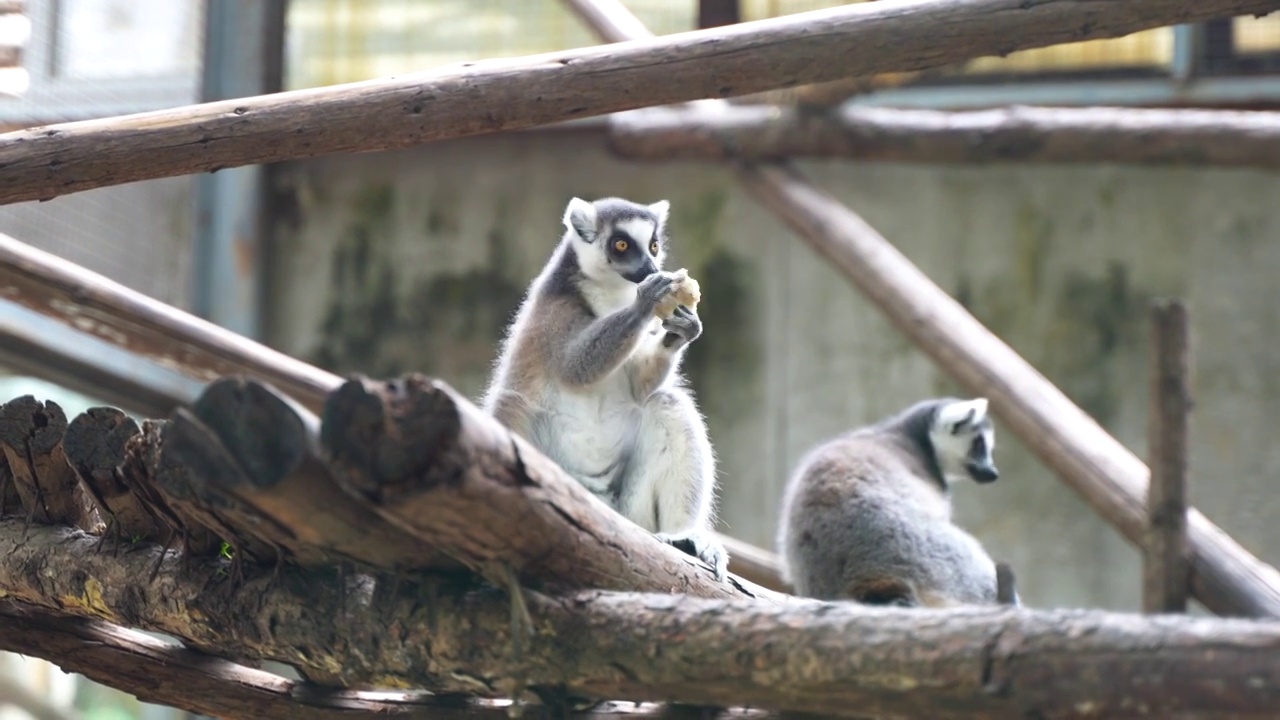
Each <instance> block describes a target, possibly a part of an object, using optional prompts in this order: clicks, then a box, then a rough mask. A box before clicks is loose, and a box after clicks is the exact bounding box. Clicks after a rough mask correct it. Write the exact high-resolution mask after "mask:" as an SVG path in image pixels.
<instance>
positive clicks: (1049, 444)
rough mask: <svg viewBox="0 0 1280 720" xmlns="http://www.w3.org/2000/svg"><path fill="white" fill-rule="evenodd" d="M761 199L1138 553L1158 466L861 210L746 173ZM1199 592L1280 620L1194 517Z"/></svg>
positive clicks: (1234, 553)
mask: <svg viewBox="0 0 1280 720" xmlns="http://www.w3.org/2000/svg"><path fill="white" fill-rule="evenodd" d="M742 173H743V177H744V179H745V182H746V185H747V187H748V188H750V189H751V191H752V192H753V194H755V196H756V197H757V198H758V199H759V200H760V201H761V202H762V203H764V204H765V205H766V206H767V207H769V208H770V209H771V210H773V211H774V212H775V213H777V214H778V216H779V217H781V218H782V219H783V220H784V221H785V222H786V223H787V224H788V225H789V226H790V227H791V228H792V229H793V230H794V231H795V232H796V233H797V234H799V235H800V237H801V238H802V239H804V241H805V242H806V243H807V244H808V245H809V246H810V247H811V248H813V249H814V250H815V251H816V252H817V253H819V254H820V255H822V256H823V257H825V258H827V259H829V260H830V261H831V262H832V264H833V265H834V266H835V267H836V268H838V269H839V270H840V272H841V273H843V274H844V275H845V276H846V277H847V278H849V280H850V281H851V282H853V283H854V285H855V286H856V287H857V288H858V289H859V290H861V291H862V292H863V294H865V295H866V296H867V298H868V299H870V300H871V301H872V302H873V303H875V304H876V306H877V307H879V308H880V309H881V311H883V312H884V313H885V315H886V316H887V317H888V318H889V320H890V321H892V322H893V324H894V325H895V326H896V327H897V328H898V329H899V330H900V331H901V332H903V333H904V334H905V335H907V336H908V337H909V338H911V339H912V340H914V341H915V342H916V344H917V346H919V347H920V348H921V349H922V350H924V351H925V352H926V353H927V354H928V355H929V356H930V357H932V358H933V359H934V360H935V361H936V362H937V363H938V364H939V365H940V366H941V367H942V368H944V369H946V370H947V372H948V373H949V374H950V375H951V376H952V377H953V378H955V379H956V380H957V381H959V382H960V383H961V384H962V385H963V386H964V387H965V388H967V389H968V390H969V391H970V392H971V393H975V394H981V395H983V396H985V397H988V398H990V399H991V407H992V409H993V410H994V411H995V413H996V414H997V416H999V417H1000V418H1001V420H1003V421H1004V422H1005V423H1007V424H1008V425H1009V427H1010V428H1011V429H1012V430H1013V431H1014V432H1015V433H1016V434H1017V435H1018V437H1019V439H1021V440H1022V441H1023V442H1024V443H1026V444H1027V446H1028V447H1029V448H1030V449H1031V450H1032V451H1034V452H1035V453H1036V455H1037V456H1039V457H1040V459H1041V460H1042V461H1043V462H1044V463H1045V464H1046V465H1048V466H1049V467H1050V468H1052V469H1053V470H1054V471H1055V472H1056V473H1057V474H1058V475H1059V476H1060V477H1062V478H1063V479H1064V480H1066V481H1067V483H1068V484H1070V485H1071V486H1072V487H1073V488H1074V489H1075V490H1076V491H1077V492H1079V493H1080V494H1081V496H1083V497H1084V499H1085V500H1086V501H1087V502H1088V503H1089V504H1090V505H1091V506H1092V507H1093V508H1094V510H1096V511H1097V512H1098V513H1099V514H1100V515H1101V516H1102V517H1103V518H1105V519H1106V520H1107V521H1108V522H1109V523H1111V525H1112V526H1114V527H1115V528H1117V529H1118V530H1119V531H1120V532H1121V533H1122V534H1123V535H1124V536H1125V537H1126V538H1127V539H1128V540H1129V541H1130V542H1132V543H1134V544H1137V545H1141V543H1142V541H1143V536H1144V534H1145V528H1146V525H1147V522H1146V510H1145V509H1144V499H1145V497H1146V493H1147V476H1148V474H1149V473H1148V470H1147V467H1146V466H1145V465H1144V464H1143V463H1142V461H1141V460H1140V459H1138V457H1137V456H1135V455H1134V454H1133V453H1132V452H1131V451H1130V450H1129V449H1128V448H1126V447H1125V446H1124V445H1122V444H1121V443H1120V442H1119V441H1117V440H1116V439H1115V438H1113V437H1112V436H1111V435H1110V434H1108V433H1107V431H1106V430H1104V429H1103V428H1102V427H1101V426H1099V425H1098V424H1097V423H1096V422H1095V421H1094V420H1093V418H1091V417H1089V416H1088V415H1086V414H1085V413H1084V412H1083V411H1082V410H1080V408H1078V407H1077V406H1076V405H1075V404H1074V403H1072V402H1071V400H1070V399H1068V398H1067V396H1066V395H1064V394H1063V393H1062V391H1060V390H1058V389H1057V388H1056V387H1055V386H1054V385H1053V384H1052V383H1050V382H1049V381H1048V380H1046V379H1045V377H1044V376H1043V375H1041V374H1040V373H1039V372H1037V371H1036V370H1035V368H1033V367H1032V366H1031V365H1030V364H1029V363H1027V361H1026V360H1024V359H1022V357H1021V356H1019V355H1018V354H1017V353H1016V352H1014V351H1013V349H1012V348H1010V347H1009V346H1008V345H1006V344H1005V343H1004V342H1003V341H1001V340H1000V338H998V337H996V336H995V335H993V334H992V333H991V331H989V330H987V329H986V328H985V327H983V326H982V324H981V323H979V322H978V321H977V320H976V319H974V317H973V316H972V315H970V314H969V312H968V311H967V310H965V309H964V308H963V307H962V306H961V305H960V304H959V303H958V302H956V301H955V300H954V299H952V298H951V297H950V296H949V295H947V293H946V292H944V291H943V290H941V289H939V288H938V286H937V285H934V284H933V282H932V281H931V280H929V278H928V277H927V276H925V275H924V274H923V273H922V272H920V270H919V269H918V268H916V267H915V266H914V265H913V264H911V261H910V260H908V259H907V258H906V257H905V256H903V255H902V253H900V252H898V250H897V249H896V248H894V247H893V246H892V245H891V244H890V243H889V242H888V241H887V240H885V239H884V238H883V237H882V236H881V235H880V234H879V233H877V232H876V231H875V229H873V228H872V227H871V226H869V225H867V223H866V222H865V221H864V220H863V219H862V218H861V217H859V216H858V215H856V214H855V213H854V212H853V211H851V210H849V209H848V208H847V207H845V206H844V205H842V204H841V203H840V202H839V201H837V200H836V199H835V198H832V197H831V196H829V195H827V194H826V193H824V192H822V191H820V190H817V189H816V188H813V187H812V186H809V185H807V184H804V183H799V182H796V181H795V180H794V178H793V177H792V175H790V173H789V172H788V171H787V170H785V169H782V168H745V169H744V170H743V171H742ZM1188 532H1189V539H1190V543H1191V555H1192V568H1193V574H1192V590H1193V591H1194V592H1195V596H1196V598H1197V599H1199V600H1200V601H1201V602H1202V603H1204V605H1205V606H1206V607H1208V608H1209V609H1210V610H1212V611H1214V612H1216V613H1219V614H1222V615H1245V616H1252V617H1280V572H1277V571H1276V569H1275V568H1273V567H1271V566H1269V565H1266V564H1265V563H1263V562H1262V561H1260V560H1258V559H1257V558H1256V557H1254V556H1253V555H1252V554H1250V553H1249V552H1248V551H1247V550H1245V549H1244V548H1243V547H1241V546H1240V545H1239V544H1238V543H1236V542H1235V541H1234V540H1232V539H1231V538H1230V537H1229V536H1228V535H1227V534H1226V533H1224V532H1223V531H1222V530H1220V529H1219V528H1218V527H1217V526H1215V525H1214V524H1213V523H1211V522H1210V521H1209V520H1208V519H1207V518H1206V517H1205V516H1204V515H1202V514H1200V512H1199V511H1196V510H1194V509H1191V510H1189V514H1188Z"/></svg>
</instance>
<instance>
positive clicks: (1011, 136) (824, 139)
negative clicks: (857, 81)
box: [609, 104, 1280, 167]
mask: <svg viewBox="0 0 1280 720" xmlns="http://www.w3.org/2000/svg"><path fill="white" fill-rule="evenodd" d="M609 147H610V149H612V150H613V152H615V153H616V154H618V155H620V156H622V157H625V158H630V159H635V160H680V161H690V160H732V159H741V160H750V161H768V160H784V159H787V158H793V157H794V158H806V157H810V158H824V159H832V158H839V159H851V160H864V161H879V162H905V163H930V164H942V163H992V162H1042V163H1131V164H1141V165H1154V164H1160V165H1166V164H1180V165H1218V166H1226V167H1277V166H1280V113H1275V112H1258V111H1227V110H1167V109H1146V108H1118V107H1115V108H1113V107H1094V108H1053V107H1049V108H1046V107H1008V108H999V109H994V110H978V111H965V112H944V111H936V110H903V109H893V108H876V107H845V108H840V109H838V110H832V111H830V112H827V113H814V112H809V111H805V110H803V109H798V108H787V107H763V106H744V105H728V104H719V105H714V106H708V105H700V106H685V107H673V108H650V109H646V110H636V111H633V112H629V113H622V114H619V115H618V116H617V117H615V118H613V120H612V121H611V123H610V127H609Z"/></svg>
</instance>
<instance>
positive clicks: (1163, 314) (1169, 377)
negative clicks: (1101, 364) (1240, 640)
mask: <svg viewBox="0 0 1280 720" xmlns="http://www.w3.org/2000/svg"><path fill="white" fill-rule="evenodd" d="M1190 345H1191V343H1190V322H1189V321H1188V318H1187V307H1186V305H1185V304H1183V303H1182V302H1181V301H1179V300H1169V301H1163V302H1156V303H1154V304H1153V305H1152V308H1151V350H1150V353H1151V362H1150V367H1151V413H1150V415H1149V416H1148V419H1147V457H1148V460H1147V464H1148V466H1149V467H1150V468H1151V482H1150V484H1149V485H1148V486H1147V530H1146V534H1145V537H1144V539H1143V543H1142V549H1143V558H1142V560H1143V562H1142V577H1143V582H1142V608H1143V610H1144V611H1145V612H1149V613H1182V612H1186V611H1187V595H1188V591H1189V587H1190V584H1189V580H1190V570H1189V561H1188V555H1189V553H1188V549H1187V469H1188V459H1187V448H1188V446H1189V445H1190V430H1189V427H1188V415H1189V414H1190V412H1191V406H1192V399H1191V347H1190Z"/></svg>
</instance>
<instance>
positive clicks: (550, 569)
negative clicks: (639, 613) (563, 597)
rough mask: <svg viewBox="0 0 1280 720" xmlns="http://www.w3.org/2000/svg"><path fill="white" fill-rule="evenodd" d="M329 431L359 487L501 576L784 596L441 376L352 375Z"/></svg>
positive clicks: (337, 460) (343, 476) (390, 514)
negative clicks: (636, 509) (728, 568)
mask: <svg viewBox="0 0 1280 720" xmlns="http://www.w3.org/2000/svg"><path fill="white" fill-rule="evenodd" d="M320 440H321V443H322V445H323V448H324V453H325V456H326V457H327V458H328V459H329V465H330V467H331V468H332V470H333V472H334V475H335V476H336V477H337V479H338V481H339V483H341V484H342V485H343V486H344V487H345V489H346V490H347V491H348V492H349V493H351V494H352V495H354V496H357V497H361V498H365V499H366V500H367V501H368V502H370V503H372V504H373V506H374V507H375V508H376V511H377V513H378V514H379V515H380V516H381V517H382V518H384V519H385V520H386V521H388V522H390V523H392V524H393V525H395V526H396V527H399V528H402V529H404V530H405V531H407V532H410V533H413V534H414V535H415V536H416V537H418V538H420V539H421V540H423V541H425V542H426V543H428V544H429V545H431V546H432V547H436V548H439V549H440V551H442V552H444V553H445V554H447V555H449V556H450V557H453V558H456V559H458V560H459V561H460V562H462V563H464V564H465V565H467V566H468V567H470V568H472V569H474V570H476V571H478V572H481V573H483V574H485V575H486V576H487V577H489V578H490V579H492V580H494V581H495V582H498V583H501V582H503V573H505V572H507V571H508V570H509V571H511V572H514V573H515V575H516V576H517V577H518V578H519V579H520V580H521V581H522V582H524V583H528V584H532V585H535V586H548V587H557V588H566V587H568V588H605V589H611V590H642V591H656V592H674V593H682V594H688V595H695V596H699V597H762V598H768V599H770V600H771V601H774V602H778V601H781V600H783V596H781V595H779V594H778V593H774V592H771V591H769V590H766V589H764V588H761V587H758V586H755V585H753V584H751V583H747V582H746V581H744V580H740V579H738V578H734V577H732V576H731V577H730V580H729V582H725V583H721V582H717V581H716V580H715V577H714V575H713V574H712V571H711V569H710V568H708V567H707V566H706V565H704V564H702V563H701V561H698V560H696V559H694V558H693V557H691V556H689V555H687V554H685V553H682V552H680V551H679V550H676V549H675V548H673V547H671V546H670V545H666V544H664V543H661V542H659V541H658V540H657V539H655V538H654V537H653V536H652V535H651V534H650V533H648V532H646V531H645V530H643V529H642V528H640V526H638V525H636V524H634V523H632V522H629V521H627V520H626V519H625V518H623V517H622V516H621V515H619V514H618V513H616V512H615V511H614V510H612V509H611V508H609V507H608V506H607V505H605V504H604V503H603V502H601V501H600V500H599V499H598V498H596V497H595V496H594V495H592V494H591V493H590V492H589V491H587V490H586V488H584V487H582V485H581V484H579V483H578V482H577V481H575V480H574V479H573V478H571V477H569V476H568V474H566V473H565V472H564V470H562V469H561V468H560V467H559V466H557V465H556V464H555V463H553V462H551V461H550V460H549V459H547V458H546V456H544V455H543V454H542V453H540V452H538V451H537V450H536V449H535V448H534V447H533V446H532V445H530V444H529V443H527V442H526V441H525V440H524V439H523V438H521V437H519V436H518V435H515V434H514V433H512V432H510V431H509V430H507V429H506V428H505V427H503V426H502V425H501V424H499V423H498V422H497V421H496V420H494V419H493V418H492V417H490V416H488V415H485V414H484V413H482V412H481V411H480V410H479V409H478V408H476V407H475V406H474V405H472V404H471V403H469V402H468V401H467V400H466V399H465V398H462V397H461V396H459V395H458V394H457V393H456V392H455V391H454V390H453V389H452V388H450V387H449V386H448V385H446V384H445V383H443V382H440V381H432V380H429V379H427V378H425V377H423V376H421V375H410V376H407V377H405V378H402V379H400V380H396V381H392V382H386V383H382V382H373V381H370V380H366V379H362V378H357V379H353V380H350V381H348V382H347V383H346V384H344V385H343V386H342V387H341V388H340V389H338V391H337V392H335V393H333V394H332V395H331V396H330V397H329V400H328V402H327V403H326V405H325V410H324V415H323V421H322V424H321V430H320ZM463 519H465V521H464V520H463Z"/></svg>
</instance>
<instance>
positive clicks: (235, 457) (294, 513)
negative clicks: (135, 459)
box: [163, 377, 463, 572]
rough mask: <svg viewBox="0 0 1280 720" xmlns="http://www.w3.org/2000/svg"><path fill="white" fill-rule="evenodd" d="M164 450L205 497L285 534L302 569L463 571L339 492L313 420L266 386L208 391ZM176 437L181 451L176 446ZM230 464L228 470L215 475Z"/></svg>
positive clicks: (228, 383)
mask: <svg viewBox="0 0 1280 720" xmlns="http://www.w3.org/2000/svg"><path fill="white" fill-rule="evenodd" d="M172 422H173V425H174V426H175V429H176V430H177V433H175V434H174V435H171V436H170V437H169V438H168V442H169V443H170V444H168V445H166V447H165V448H164V450H163V452H164V453H165V454H168V455H169V456H170V457H171V458H173V460H174V462H175V464H180V465H185V466H187V467H193V468H194V467H195V466H196V465H197V463H198V462H199V458H200V457H201V456H211V455H213V453H211V450H210V449H211V448H216V449H217V455H216V456H214V457H209V459H208V461H207V462H205V463H204V467H205V470H204V471H202V472H200V473H199V475H200V482H201V484H202V485H204V486H205V489H206V491H207V492H212V493H217V494H218V496H219V497H221V498H224V499H230V500H232V501H234V502H239V503H241V504H242V505H243V506H247V507H248V508H251V509H250V510H249V512H250V513H252V514H254V515H257V516H259V517H261V518H264V519H265V522H263V523H261V524H263V525H269V526H271V527H273V528H278V529H279V530H281V531H283V532H282V535H283V538H282V542H284V543H285V544H287V545H289V546H290V547H291V551H292V552H293V554H294V556H295V558H300V559H301V560H302V564H304V565H334V564H337V563H339V562H354V563H359V564H361V565H364V566H366V567H368V568H374V569H380V570H384V571H388V572H399V571H401V570H417V569H424V568H435V569H447V570H460V569H462V567H463V566H462V564H461V563H459V562H458V561H456V560H454V559H452V558H450V557H448V556H447V555H445V554H443V553H441V552H440V551H439V550H438V549H436V548H435V547H433V546H431V545H429V544H427V543H424V542H422V541H421V540H419V539H418V538H416V537H414V536H412V535H410V534H408V533H405V532H402V531H400V530H399V529H397V528H395V527H392V526H390V525H388V524H387V523H386V521H384V520H383V519H382V518H381V517H379V516H378V514H377V513H376V512H375V511H374V509H373V508H372V507H371V506H370V505H369V504H368V503H367V501H364V500H363V499H362V498H358V497H356V496H352V495H350V494H348V493H346V492H344V491H343V490H342V488H341V487H340V486H339V485H338V482H337V480H336V479H335V478H334V477H333V474H332V473H331V472H330V471H329V468H328V466H327V465H326V464H325V463H324V461H323V460H322V459H321V458H320V456H319V454H318V453H319V448H320V440H319V428H320V421H319V419H318V418H317V417H316V416H314V415H312V414H311V413H310V412H308V411H307V410H306V409H305V408H303V407H301V406H300V405H298V404H297V403H295V402H292V401H290V400H289V399H287V398H285V397H283V396H281V395H280V394H279V393H278V392H277V391H275V390H274V389H273V388H271V387H270V386H267V385H264V384H262V383H259V382H256V381H250V380H248V379H246V378H244V377H233V378H225V379H222V380H218V381H215V382H213V383H211V384H210V385H209V386H208V387H207V388H205V391H204V392H203V393H202V394H201V395H200V397H199V398H198V399H197V400H196V402H195V403H194V404H193V405H192V407H191V411H190V412H186V411H183V410H179V411H178V413H177V414H176V415H175V417H174V419H173V421H172ZM179 434H180V435H181V437H182V438H183V439H184V440H185V442H183V444H182V445H181V446H177V445H174V444H172V441H173V440H174V439H176V438H177V437H178V436H179ZM227 460H229V462H230V466H229V467H219V465H221V464H223V463H225V462H226V461H227Z"/></svg>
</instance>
